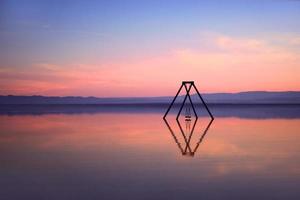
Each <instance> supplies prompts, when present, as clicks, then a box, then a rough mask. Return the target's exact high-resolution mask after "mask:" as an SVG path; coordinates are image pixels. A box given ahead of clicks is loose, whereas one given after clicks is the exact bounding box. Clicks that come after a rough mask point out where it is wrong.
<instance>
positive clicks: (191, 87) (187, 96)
mask: <svg viewBox="0 0 300 200" xmlns="http://www.w3.org/2000/svg"><path fill="white" fill-rule="evenodd" d="M183 85H184V87H185V88H186V85H185V83H182V85H181V88H182V86H183ZM191 88H192V84H191V85H190V88H189V89H188V91H187V94H186V95H185V97H184V100H183V102H182V104H181V107H180V110H179V112H178V114H177V117H176V119H177V120H178V118H179V115H180V113H181V110H182V108H183V106H184V104H185V101H186V98H187V97H188V92H189V91H190V90H191ZM191 103H192V102H191Z"/></svg>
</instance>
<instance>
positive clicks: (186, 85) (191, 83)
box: [163, 81, 214, 120]
mask: <svg viewBox="0 0 300 200" xmlns="http://www.w3.org/2000/svg"><path fill="white" fill-rule="evenodd" d="M183 87H184V88H185V90H186V95H185V97H184V100H183V102H182V104H181V106H180V110H179V112H178V114H177V117H176V119H177V120H178V118H179V116H180V114H181V111H182V108H183V106H184V104H185V102H186V99H187V98H189V101H190V103H191V106H192V109H193V111H194V114H195V117H196V118H198V115H197V112H196V109H195V106H194V104H193V101H192V98H191V96H190V91H191V89H192V88H194V89H195V91H196V93H197V95H198V96H199V98H200V100H201V102H202V104H203V105H204V107H205V109H206V111H207V112H208V114H209V116H210V117H211V119H212V120H213V119H214V117H213V115H212V113H211V112H210V110H209V109H208V107H207V105H206V103H205V101H204V100H203V98H202V96H201V94H200V93H199V91H198V89H197V88H196V86H195V83H194V81H182V84H181V86H180V88H179V90H178V92H177V94H176V95H175V97H174V99H173V101H172V103H171V104H170V106H169V108H168V110H167V111H166V113H165V115H164V117H163V118H164V119H165V118H166V116H167V115H168V113H169V111H170V109H171V108H172V106H173V105H174V103H175V101H176V99H177V97H178V95H179V94H180V92H181V90H182V88H183Z"/></svg>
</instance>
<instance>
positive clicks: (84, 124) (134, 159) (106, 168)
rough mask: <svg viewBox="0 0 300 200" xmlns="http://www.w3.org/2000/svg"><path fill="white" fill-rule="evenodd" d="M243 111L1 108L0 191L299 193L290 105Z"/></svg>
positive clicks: (179, 195) (298, 144)
mask: <svg viewBox="0 0 300 200" xmlns="http://www.w3.org/2000/svg"><path fill="white" fill-rule="evenodd" d="M217 109H220V108H215V111H214V112H215V113H218V112H217ZM226 109H228V108H226ZM50 110H51V109H50ZM229 110H230V109H229ZM247 110H248V112H247ZM247 110H246V111H245V110H243V109H240V113H244V115H245V113H246V115H245V116H244V115H238V114H236V113H239V112H238V110H235V111H234V112H233V113H232V114H231V115H230V114H227V115H225V114H223V115H222V114H219V115H218V117H216V119H215V120H214V121H213V122H212V123H211V124H209V122H210V120H209V119H208V118H205V117H200V118H199V119H198V120H197V122H196V124H195V128H194V131H193V134H192V136H190V135H191V130H192V129H193V125H194V122H195V120H192V121H191V122H187V121H185V119H184V118H181V120H180V123H179V125H178V123H177V122H176V121H175V120H174V116H170V117H169V118H168V121H167V123H168V124H166V123H165V122H164V121H163V120H162V112H148V111H147V112H142V111H141V112H127V111H126V110H125V111H122V112H117V111H114V112H92V113H91V112H74V113H72V114H70V113H68V112H67V113H65V112H61V113H52V114H51V112H50V111H49V112H46V113H44V114H41V113H39V114H32V113H31V114H28V113H27V114H26V112H25V113H24V112H23V113H21V114H20V113H19V114H18V113H17V114H16V113H15V114H12V113H10V114H9V113H2V114H1V115H0V131H1V132H0V199H186V198H196V199H300V190H299V185H300V117H299V116H298V115H297V113H295V110H299V107H295V108H294V109H291V108H288V110H294V113H292V114H289V113H290V112H285V111H284V110H285V108H278V110H279V111H280V112H279V111H276V109H275V111H274V108H273V109H271V110H273V111H274V113H273V114H272V112H271V114H270V113H269V114H268V113H267V112H266V111H261V110H263V109H262V108H259V109H258V110H257V117H255V112H254V114H253V109H249V108H247ZM251 112H252V114H251ZM219 113H226V112H225V111H224V110H223V111H219ZM247 113H250V115H247ZM298 114H299V113H298ZM289 116H290V117H289ZM168 125H169V126H168ZM209 125H210V126H209ZM208 126H209V127H208ZM180 128H182V129H180ZM187 141H188V144H187ZM192 152H194V153H192Z"/></svg>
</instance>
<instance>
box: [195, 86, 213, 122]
mask: <svg viewBox="0 0 300 200" xmlns="http://www.w3.org/2000/svg"><path fill="white" fill-rule="evenodd" d="M193 86H194V88H195V90H196V92H197V94H198V96H199V97H200V99H201V101H202V103H203V105H204V106H205V108H206V110H207V112H208V114H209V115H210V117H211V118H212V119H214V117H213V115H212V114H211V112H210V111H209V109H208V107H207V105H206V103H205V101H204V100H203V98H202V96H201V95H200V93H199V91H198V89H197V88H196V86H195V84H194V83H193Z"/></svg>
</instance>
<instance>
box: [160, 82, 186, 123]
mask: <svg viewBox="0 0 300 200" xmlns="http://www.w3.org/2000/svg"><path fill="white" fill-rule="evenodd" d="M182 87H183V84H181V86H180V88H179V90H178V92H177V94H176V95H175V97H174V99H173V101H172V103H171V105H170V106H169V108H168V110H167V112H166V113H165V115H164V119H166V116H167V114H168V113H169V111H170V109H171V107H172V106H173V104H174V102H175V100H176V98H177V96H178V94H179V93H180V91H181V89H182Z"/></svg>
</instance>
